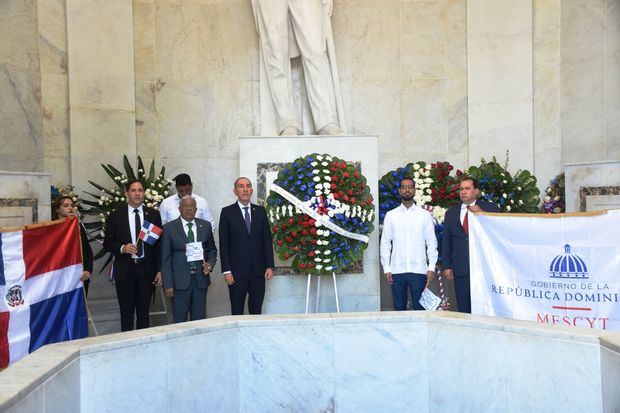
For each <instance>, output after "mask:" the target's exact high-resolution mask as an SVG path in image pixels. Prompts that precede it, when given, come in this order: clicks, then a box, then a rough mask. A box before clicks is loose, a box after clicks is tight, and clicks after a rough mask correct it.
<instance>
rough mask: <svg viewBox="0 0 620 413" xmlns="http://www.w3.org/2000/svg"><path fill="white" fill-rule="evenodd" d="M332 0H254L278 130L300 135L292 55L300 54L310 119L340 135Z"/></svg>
mask: <svg viewBox="0 0 620 413" xmlns="http://www.w3.org/2000/svg"><path fill="white" fill-rule="evenodd" d="M332 6H333V0H252V8H253V9H254V19H255V21H256V30H257V31H258V34H259V38H260V45H261V51H262V59H263V63H264V65H265V72H266V77H267V82H268V84H269V89H270V92H271V98H272V100H273V105H274V109H275V113H276V122H277V128H278V133H279V134H280V135H298V134H300V133H301V130H300V129H301V128H300V126H299V122H298V120H297V116H296V110H295V96H294V91H293V83H292V78H291V60H290V59H291V58H293V57H297V56H299V55H301V62H302V66H303V70H304V77H305V83H306V90H307V92H308V100H309V102H310V109H311V111H312V117H313V119H314V125H315V128H316V130H317V132H318V133H319V134H320V135H342V134H344V131H343V130H342V129H341V127H340V123H339V120H338V112H337V105H336V101H337V99H338V100H340V98H339V88H338V85H337V82H338V80H337V72H336V70H334V69H335V59H334V58H333V46H331V47H330V46H329V45H333V38H332V35H331V23H330V20H329V19H330V16H331V12H332Z"/></svg>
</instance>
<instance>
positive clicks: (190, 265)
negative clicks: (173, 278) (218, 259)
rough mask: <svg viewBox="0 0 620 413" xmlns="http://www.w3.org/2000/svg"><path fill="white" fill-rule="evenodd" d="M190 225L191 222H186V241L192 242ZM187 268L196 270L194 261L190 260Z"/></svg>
mask: <svg viewBox="0 0 620 413" xmlns="http://www.w3.org/2000/svg"><path fill="white" fill-rule="evenodd" d="M192 225H194V224H193V223H191V222H188V223H187V242H194V231H192ZM189 269H190V270H191V271H195V270H196V263H195V262H192V263H190V264H189Z"/></svg>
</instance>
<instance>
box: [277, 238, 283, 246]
mask: <svg viewBox="0 0 620 413" xmlns="http://www.w3.org/2000/svg"><path fill="white" fill-rule="evenodd" d="M276 244H278V246H279V247H281V246H282V240H281V239H279V240H277V241H276Z"/></svg>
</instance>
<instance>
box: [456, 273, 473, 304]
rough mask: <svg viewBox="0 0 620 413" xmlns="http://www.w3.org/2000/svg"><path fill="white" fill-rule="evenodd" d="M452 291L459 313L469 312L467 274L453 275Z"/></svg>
mask: <svg viewBox="0 0 620 413" xmlns="http://www.w3.org/2000/svg"><path fill="white" fill-rule="evenodd" d="M454 293H455V295H456V303H457V305H458V307H459V312H461V313H471V286H470V285H469V275H468V276H466V277H456V276H455V277H454Z"/></svg>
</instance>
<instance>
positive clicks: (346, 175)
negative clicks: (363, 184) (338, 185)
mask: <svg viewBox="0 0 620 413" xmlns="http://www.w3.org/2000/svg"><path fill="white" fill-rule="evenodd" d="M342 176H344V177H345V178H348V177H349V176H350V175H349V173H348V172H345V173H343V174H342Z"/></svg>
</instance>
